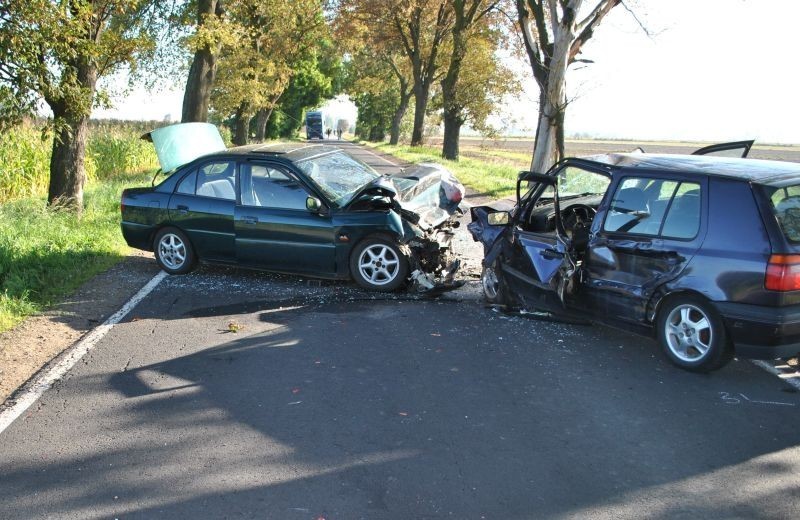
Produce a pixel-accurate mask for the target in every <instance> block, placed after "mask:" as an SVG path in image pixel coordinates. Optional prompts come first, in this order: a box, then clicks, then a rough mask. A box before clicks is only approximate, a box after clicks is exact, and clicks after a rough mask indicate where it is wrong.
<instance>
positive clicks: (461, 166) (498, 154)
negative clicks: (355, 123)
mask: <svg viewBox="0 0 800 520" xmlns="http://www.w3.org/2000/svg"><path fill="white" fill-rule="evenodd" d="M363 144H366V145H368V146H370V147H372V148H375V149H378V150H380V151H382V152H386V153H388V154H391V155H394V156H395V157H397V158H399V159H402V160H404V161H407V162H411V163H421V162H434V163H439V164H442V165H444V166H446V167H447V169H449V170H450V171H451V172H453V173H454V174H455V176H456V177H458V180H460V181H461V182H462V183H463V184H464V185H465V186H467V187H469V188H471V189H473V190H474V191H476V192H478V193H481V194H484V195H487V196H489V197H495V198H501V197H508V196H511V195H513V194H514V192H515V188H516V182H517V175H518V174H519V172H520V171H522V170H524V169H526V168H527V167H528V166H529V164H528V163H529V161H530V158H529V157H528V156H527V155H526V154H517V153H509V152H507V151H492V150H480V151H476V150H469V151H464V152H462V154H461V155H462V156H461V159H459V160H458V161H448V160H447V159H443V158H442V155H441V149H440V148H434V147H429V146H415V147H411V146H400V145H398V146H393V145H389V144H375V143H363Z"/></svg>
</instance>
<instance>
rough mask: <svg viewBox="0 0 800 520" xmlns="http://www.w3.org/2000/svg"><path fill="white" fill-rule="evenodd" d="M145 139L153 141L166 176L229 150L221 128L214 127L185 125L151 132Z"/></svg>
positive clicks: (206, 124) (200, 124) (198, 124)
mask: <svg viewBox="0 0 800 520" xmlns="http://www.w3.org/2000/svg"><path fill="white" fill-rule="evenodd" d="M142 139H144V140H146V141H151V142H152V143H153V146H155V149H156V155H158V162H159V164H160V165H161V171H162V172H165V173H166V172H171V171H172V170H174V169H175V168H178V167H179V166H183V165H184V164H186V163H189V162H191V161H193V160H195V159H197V158H198V157H201V156H203V155H207V154H210V153H214V152H220V151H222V150H225V148H226V146H225V143H224V142H223V141H222V136H220V135H219V130H217V127H216V126H214V125H212V124H210V123H181V124H177V125H170V126H165V127H162V128H157V129H155V130H152V131H150V132H147V133H146V134H144V135H143V136H142Z"/></svg>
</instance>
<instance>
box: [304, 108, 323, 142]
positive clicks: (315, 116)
mask: <svg viewBox="0 0 800 520" xmlns="http://www.w3.org/2000/svg"><path fill="white" fill-rule="evenodd" d="M314 138H320V139H325V118H324V117H323V116H322V112H320V111H315V112H306V139H314Z"/></svg>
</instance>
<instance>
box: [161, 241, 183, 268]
mask: <svg viewBox="0 0 800 520" xmlns="http://www.w3.org/2000/svg"><path fill="white" fill-rule="evenodd" d="M158 256H159V258H160V259H161V261H162V262H163V263H164V265H165V266H167V267H168V268H169V269H174V270H178V269H180V268H181V267H183V265H184V264H185V263H186V244H184V243H183V240H181V237H179V236H178V235H176V234H174V233H167V234H166V235H164V236H163V237H161V240H160V241H159V242H158Z"/></svg>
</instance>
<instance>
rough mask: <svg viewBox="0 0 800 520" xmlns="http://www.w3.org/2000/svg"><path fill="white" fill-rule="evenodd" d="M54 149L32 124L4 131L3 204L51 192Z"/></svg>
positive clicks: (0, 148) (0, 163)
mask: <svg viewBox="0 0 800 520" xmlns="http://www.w3.org/2000/svg"><path fill="white" fill-rule="evenodd" d="M52 148H53V144H52V141H51V139H47V138H44V137H43V135H42V132H41V130H37V129H35V128H33V127H32V126H29V125H25V126H19V127H15V128H12V129H10V130H7V131H5V132H0V202H5V201H8V200H12V199H18V198H21V197H31V196H36V195H42V194H44V193H47V183H48V180H49V176H50V153H51V151H52Z"/></svg>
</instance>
